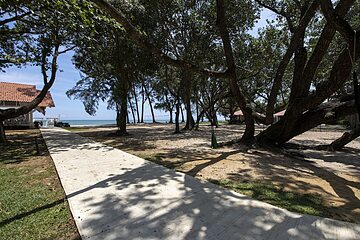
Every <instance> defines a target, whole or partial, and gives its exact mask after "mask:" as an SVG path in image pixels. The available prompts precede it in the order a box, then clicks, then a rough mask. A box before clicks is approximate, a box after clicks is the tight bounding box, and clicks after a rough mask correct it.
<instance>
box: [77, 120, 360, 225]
mask: <svg viewBox="0 0 360 240" xmlns="http://www.w3.org/2000/svg"><path fill="white" fill-rule="evenodd" d="M114 130H115V128H95V129H94V128H91V129H83V130H82V131H81V132H80V134H81V135H82V136H86V137H90V138H93V139H94V140H96V141H101V142H103V143H106V144H108V145H111V146H113V147H117V148H119V149H121V150H124V151H127V152H129V153H132V154H135V155H137V156H140V157H142V158H145V159H147V160H150V161H153V162H156V163H160V164H162V165H165V166H167V167H170V168H175V169H176V170H178V171H182V172H185V173H187V174H189V175H191V176H196V177H198V178H203V179H210V178H211V179H230V180H232V181H237V182H242V181H248V180H254V181H262V182H269V183H272V184H274V185H275V186H277V187H278V188H279V189H282V190H289V191H294V192H299V193H304V194H307V193H313V194H317V195H319V196H321V197H322V198H323V199H324V204H325V205H326V206H327V207H328V208H329V209H331V211H329V212H330V213H329V214H330V217H333V218H336V219H340V220H345V221H355V222H358V223H359V222H360V198H359V196H360V192H359V191H360V177H359V176H360V160H359V156H360V141H359V140H358V139H357V140H355V141H353V142H352V143H350V144H349V145H348V146H347V148H346V149H344V151H341V152H335V153H333V152H326V151H318V150H296V152H297V153H298V154H297V155H296V156H295V157H291V156H284V155H283V154H281V153H274V152H270V151H267V150H264V149H250V150H247V149H246V148H244V147H242V146H239V145H233V146H231V147H224V148H221V149H216V150H213V149H211V148H210V139H211V128H210V126H207V125H201V126H200V130H199V131H191V132H184V133H182V134H173V131H174V126H173V125H165V124H155V125H153V124H142V125H135V126H134V125H131V126H129V128H128V130H129V133H130V135H129V136H126V137H118V138H114V137H113V136H108V135H109V134H110V133H112V132H113V131H114ZM243 130H244V129H243V128H242V127H241V126H237V125H222V126H220V127H219V128H218V129H216V134H217V139H218V142H224V141H230V140H234V139H238V138H239V137H241V134H242V133H243ZM257 130H258V131H259V130H261V129H257ZM341 135H342V131H340V130H336V131H335V130H334V131H329V130H324V129H322V130H321V131H320V129H316V130H314V131H310V132H307V133H304V134H302V135H300V136H298V137H296V138H295V139H294V140H292V142H293V143H297V144H305V145H312V146H313V145H317V144H327V143H330V142H331V141H333V140H334V139H336V138H338V137H340V136H341ZM292 151H295V150H292Z"/></svg>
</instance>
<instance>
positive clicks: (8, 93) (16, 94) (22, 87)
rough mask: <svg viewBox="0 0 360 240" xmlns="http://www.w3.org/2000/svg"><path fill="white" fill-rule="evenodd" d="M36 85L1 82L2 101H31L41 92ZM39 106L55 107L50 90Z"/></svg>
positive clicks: (0, 98) (0, 93) (0, 96)
mask: <svg viewBox="0 0 360 240" xmlns="http://www.w3.org/2000/svg"><path fill="white" fill-rule="evenodd" d="M39 92H40V90H37V89H36V87H35V86H34V85H28V84H19V83H8V82H0V101H10V102H21V103H29V102H31V101H32V100H34V98H35V97H36V96H37V95H38V94H39ZM38 106H39V107H55V104H54V101H53V99H52V97H51V94H50V92H48V93H47V94H46V96H45V98H44V100H43V101H42V102H41V103H40V104H39V105H38Z"/></svg>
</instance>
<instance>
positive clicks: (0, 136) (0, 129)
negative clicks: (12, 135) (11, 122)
mask: <svg viewBox="0 0 360 240" xmlns="http://www.w3.org/2000/svg"><path fill="white" fill-rule="evenodd" d="M5 142H6V135H5V127H4V122H3V121H2V120H1V119H0V143H5Z"/></svg>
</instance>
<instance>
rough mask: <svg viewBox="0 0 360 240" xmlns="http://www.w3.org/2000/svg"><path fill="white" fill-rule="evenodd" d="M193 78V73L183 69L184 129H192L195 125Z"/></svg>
mask: <svg viewBox="0 0 360 240" xmlns="http://www.w3.org/2000/svg"><path fill="white" fill-rule="evenodd" d="M191 78H192V75H191V74H190V73H189V72H188V71H183V78H182V82H181V84H182V85H183V90H184V92H183V100H184V104H185V110H186V124H185V127H184V130H191V129H193V127H194V125H195V121H194V118H193V116H192V112H191V85H192V84H191V83H192V81H191Z"/></svg>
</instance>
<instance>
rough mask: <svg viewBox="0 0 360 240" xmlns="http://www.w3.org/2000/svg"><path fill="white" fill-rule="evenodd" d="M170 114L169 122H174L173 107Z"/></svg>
mask: <svg viewBox="0 0 360 240" xmlns="http://www.w3.org/2000/svg"><path fill="white" fill-rule="evenodd" d="M169 115H170V119H169V123H174V121H173V110H172V109H170V110H169Z"/></svg>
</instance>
